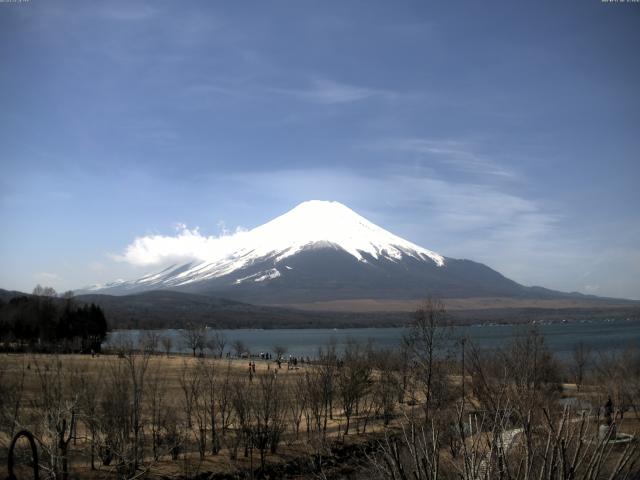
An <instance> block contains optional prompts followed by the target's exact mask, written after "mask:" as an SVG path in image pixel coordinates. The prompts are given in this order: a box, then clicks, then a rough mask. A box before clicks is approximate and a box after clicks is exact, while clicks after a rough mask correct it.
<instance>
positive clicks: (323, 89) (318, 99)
mask: <svg viewBox="0 0 640 480" xmlns="http://www.w3.org/2000/svg"><path fill="white" fill-rule="evenodd" d="M269 90H270V91H272V92H274V93H278V94H281V95H286V96H289V97H293V98H296V99H299V100H303V101H307V102H311V103H318V104H325V105H331V104H340V103H351V102H357V101H360V100H365V99H370V98H392V97H394V96H395V94H394V93H393V92H391V91H387V90H381V89H376V88H369V87H363V86H358V85H350V84H346V83H339V82H335V81H333V80H328V79H320V78H314V79H312V80H311V82H310V84H309V85H308V86H307V87H306V88H270V89H269Z"/></svg>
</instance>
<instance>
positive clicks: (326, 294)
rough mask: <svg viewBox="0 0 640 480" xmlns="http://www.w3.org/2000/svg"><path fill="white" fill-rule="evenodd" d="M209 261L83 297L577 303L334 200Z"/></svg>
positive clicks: (224, 246)
mask: <svg viewBox="0 0 640 480" xmlns="http://www.w3.org/2000/svg"><path fill="white" fill-rule="evenodd" d="M204 257H205V258H201V259H199V260H197V261H190V262H187V263H184V264H176V265H172V266H170V267H168V268H165V269H164V270H162V271H160V272H156V273H152V274H148V275H145V276H143V277H142V278H139V279H136V280H131V281H122V280H121V281H117V282H113V283H109V284H104V285H94V286H91V287H87V288H85V289H83V290H82V291H80V292H78V293H85V294H86V293H99V294H109V295H128V294H133V293H140V292H144V291H149V290H172V291H181V292H187V293H196V294H201V295H202V294H204V295H210V296H216V297H224V298H229V299H233V300H237V301H242V302H249V303H254V304H263V305H300V304H310V303H317V302H327V301H345V300H358V299H375V300H376V301H378V300H409V299H419V298H423V297H425V296H427V295H432V296H437V297H441V298H459V299H463V298H470V297H474V298H477V297H509V298H519V299H558V298H571V297H574V296H576V295H578V294H566V293H561V292H556V291H552V290H547V289H544V288H541V287H525V286H523V285H520V284H518V283H516V282H514V281H512V280H510V279H508V278H506V277H504V276H503V275H501V274H500V273H498V272H496V271H495V270H492V269H491V268H489V267H487V266H486V265H483V264H481V263H477V262H473V261H470V260H458V259H453V258H447V257H444V256H442V255H440V254H438V253H436V252H433V251H431V250H428V249H426V248H423V247H421V246H418V245H416V244H414V243H411V242H409V241H407V240H404V239H403V238H400V237H398V236H396V235H394V234H392V233H391V232H389V231H387V230H385V229H383V228H381V227H379V226H377V225H375V224H373V223H371V222H370V221H368V220H367V219H365V218H364V217H362V216H360V215H358V214H357V213H356V212H354V211H353V210H351V209H349V208H348V207H346V206H345V205H343V204H341V203H338V202H329V201H319V200H312V201H307V202H303V203H301V204H299V205H298V206H296V207H295V208H293V209H292V210H290V211H289V212H287V213H285V214H283V215H281V216H279V217H277V218H275V219H274V220H272V221H270V222H268V223H265V224H263V225H261V226H258V227H256V228H254V229H252V230H249V231H245V232H239V233H236V234H235V235H233V236H231V237H226V238H224V239H220V240H219V241H218V240H216V241H214V242H212V245H211V249H210V251H208V252H206V253H205V255H204Z"/></svg>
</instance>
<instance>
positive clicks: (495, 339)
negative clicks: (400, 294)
mask: <svg viewBox="0 0 640 480" xmlns="http://www.w3.org/2000/svg"><path fill="white" fill-rule="evenodd" d="M531 328H532V326H531V325H519V326H518V325H482V326H480V325H478V326H468V327H454V328H453V335H454V337H456V338H461V337H462V336H463V335H465V334H466V335H467V336H468V338H469V339H470V340H471V341H472V342H473V343H474V344H475V345H477V346H478V347H481V348H496V347H502V346H505V345H507V344H508V343H509V342H510V341H511V340H513V339H514V338H515V337H516V336H518V335H522V334H523V333H526V332H527V331H528V330H529V329H531ZM535 328H537V329H538V331H539V332H540V333H541V334H543V335H544V336H545V338H546V341H547V345H548V346H549V348H550V349H551V350H552V351H553V352H554V353H556V354H557V355H558V356H560V357H568V356H570V355H571V352H572V350H573V348H574V346H575V345H576V344H577V343H579V342H584V343H585V344H587V345H589V346H590V347H591V348H592V349H593V350H594V351H599V352H611V351H618V350H623V349H625V348H627V347H629V346H638V347H640V320H611V321H607V320H600V321H591V322H576V323H558V324H548V325H536V326H535ZM158 332H159V333H160V334H161V335H168V336H171V337H172V338H173V351H174V352H175V351H183V352H186V351H187V349H185V347H184V345H183V342H182V340H181V335H180V331H179V330H162V331H158ZM222 332H223V333H224V335H225V337H226V339H227V350H230V349H231V344H232V342H233V341H234V340H241V341H242V342H244V343H245V345H247V347H248V348H249V349H250V351H251V353H252V354H259V353H260V352H272V351H273V346H274V345H282V346H284V347H286V348H287V353H288V354H291V355H295V356H309V357H311V358H313V357H314V356H316V354H317V352H318V349H319V348H320V347H325V346H326V345H327V344H328V343H329V342H331V341H333V342H335V343H336V345H337V347H338V348H339V349H341V348H343V347H344V345H346V344H347V342H349V341H356V342H360V343H366V342H368V341H371V342H373V344H374V345H375V346H376V347H377V348H393V347H397V346H399V345H400V343H401V341H402V337H403V335H405V334H406V333H407V329H406V328H345V329H325V328H313V329H311V328H310V329H274V330H259V329H250V330H222ZM141 333H142V331H140V330H118V331H114V332H111V333H110V334H109V336H108V337H107V340H106V342H105V346H109V345H110V344H111V345H112V344H114V343H116V342H119V341H120V340H122V339H128V340H131V341H133V342H134V343H135V342H137V339H138V338H139V337H140V335H141Z"/></svg>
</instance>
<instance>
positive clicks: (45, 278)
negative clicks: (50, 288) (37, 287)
mask: <svg viewBox="0 0 640 480" xmlns="http://www.w3.org/2000/svg"><path fill="white" fill-rule="evenodd" d="M33 278H35V279H36V280H37V281H38V282H57V281H59V280H61V279H62V277H60V275H58V274H57V273H53V272H37V273H34V274H33Z"/></svg>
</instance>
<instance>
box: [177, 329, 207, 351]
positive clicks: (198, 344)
mask: <svg viewBox="0 0 640 480" xmlns="http://www.w3.org/2000/svg"><path fill="white" fill-rule="evenodd" d="M180 336H181V337H182V342H183V344H184V346H185V348H188V349H189V350H191V351H192V352H193V356H194V357H195V356H196V351H202V350H203V349H204V348H205V338H206V330H205V328H204V327H203V326H202V325H198V324H195V323H189V324H187V325H186V326H185V328H183V329H182V330H180Z"/></svg>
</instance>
